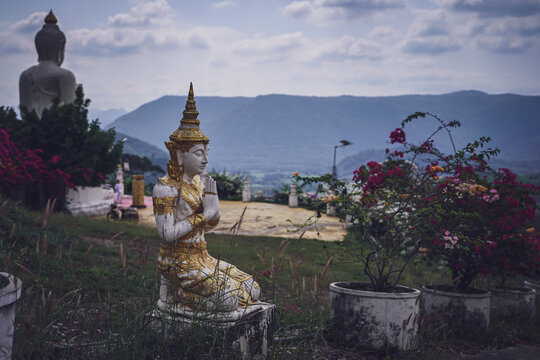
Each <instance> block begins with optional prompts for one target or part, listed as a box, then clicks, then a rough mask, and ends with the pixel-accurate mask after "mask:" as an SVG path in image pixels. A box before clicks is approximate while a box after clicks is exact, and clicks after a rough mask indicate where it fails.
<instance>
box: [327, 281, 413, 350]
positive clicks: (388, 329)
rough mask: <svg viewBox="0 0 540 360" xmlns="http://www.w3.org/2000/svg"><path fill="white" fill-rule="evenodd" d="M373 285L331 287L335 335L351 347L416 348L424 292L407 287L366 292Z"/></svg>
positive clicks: (337, 284)
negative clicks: (387, 290) (420, 305)
mask: <svg viewBox="0 0 540 360" xmlns="http://www.w3.org/2000/svg"><path fill="white" fill-rule="evenodd" d="M369 285H370V284H366V283H359V282H337V283H332V284H330V302H331V307H330V317H331V320H332V327H333V335H335V336H336V339H339V340H340V341H342V342H343V343H344V344H345V345H349V346H351V345H356V346H358V345H359V346H365V347H370V348H375V349H380V348H383V347H385V346H387V345H389V346H393V347H396V348H398V349H400V350H408V349H413V348H415V347H416V333H417V330H418V312H419V298H420V291H419V290H416V289H412V288H408V287H405V286H397V287H396V290H397V291H401V292H393V293H386V292H374V291H367V290H362V288H368V287H369Z"/></svg>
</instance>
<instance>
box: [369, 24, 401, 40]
mask: <svg viewBox="0 0 540 360" xmlns="http://www.w3.org/2000/svg"><path fill="white" fill-rule="evenodd" d="M368 36H369V37H370V38H375V39H382V40H393V39H395V38H397V37H399V33H398V31H397V30H396V29H394V28H393V27H391V26H387V25H385V26H376V27H374V28H373V29H371V30H370V31H369V33H368Z"/></svg>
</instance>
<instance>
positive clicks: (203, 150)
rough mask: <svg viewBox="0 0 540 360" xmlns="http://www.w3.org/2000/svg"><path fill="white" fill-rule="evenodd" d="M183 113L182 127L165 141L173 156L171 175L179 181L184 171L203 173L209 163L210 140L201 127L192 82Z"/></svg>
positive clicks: (192, 174)
mask: <svg viewBox="0 0 540 360" xmlns="http://www.w3.org/2000/svg"><path fill="white" fill-rule="evenodd" d="M183 115H184V116H183V118H182V120H181V121H180V127H179V128H178V129H176V130H175V131H174V132H173V133H172V134H171V135H170V136H169V140H170V141H167V142H165V146H167V149H168V150H169V153H170V156H171V160H170V161H169V164H168V165H167V171H168V173H169V176H170V177H172V178H173V179H175V180H177V181H180V180H181V179H182V176H183V174H184V172H186V173H187V174H189V175H190V176H195V175H200V174H202V172H203V171H204V167H205V166H206V163H207V154H208V143H209V141H210V140H209V139H208V137H207V136H206V135H204V134H203V132H202V131H201V129H199V124H200V121H199V120H198V119H197V116H198V115H199V112H198V111H197V107H196V105H195V97H194V95H193V84H192V83H190V85H189V94H188V99H187V102H186V108H185V110H184V112H183Z"/></svg>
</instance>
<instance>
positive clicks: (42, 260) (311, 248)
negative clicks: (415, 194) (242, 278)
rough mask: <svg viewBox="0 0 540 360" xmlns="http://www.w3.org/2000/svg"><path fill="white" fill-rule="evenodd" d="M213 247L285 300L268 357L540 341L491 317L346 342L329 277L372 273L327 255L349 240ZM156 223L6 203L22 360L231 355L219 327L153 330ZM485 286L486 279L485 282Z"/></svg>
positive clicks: (421, 355) (347, 355)
mask: <svg viewBox="0 0 540 360" xmlns="http://www.w3.org/2000/svg"><path fill="white" fill-rule="evenodd" d="M206 240H207V242H208V247H209V251H210V253H211V254H212V255H213V256H214V257H216V258H220V259H223V260H225V261H228V262H231V263H233V264H235V265H237V266H238V267H239V268H241V269H243V270H245V271H247V272H250V273H253V274H255V276H256V277H257V279H258V281H259V283H260V284H261V287H262V289H263V295H262V298H263V300H265V301H268V302H272V303H275V304H276V306H277V328H276V332H275V337H276V339H277V340H276V341H275V342H274V345H273V348H272V353H271V358H273V359H282V358H291V359H313V358H317V359H394V358H397V359H436V358H440V357H441V356H443V354H444V355H445V356H454V357H446V358H450V359H451V358H456V359H457V358H460V356H462V355H464V354H470V353H475V352H479V351H481V350H483V349H492V348H497V347H505V346H510V345H514V344H518V343H531V344H540V321H539V316H538V315H537V318H536V322H534V323H532V324H520V323H512V322H503V321H500V322H495V323H494V324H493V326H492V327H491V329H490V331H489V332H488V333H487V334H486V335H485V336H482V337H480V338H475V339H459V340H453V339H451V338H450V337H448V335H449V334H448V332H447V331H446V330H445V329H444V328H432V327H430V325H429V324H427V323H422V322H421V323H420V339H419V349H418V350H417V351H414V352H408V353H399V354H398V353H393V352H392V351H391V350H390V349H389V350H386V351H382V352H371V351H367V350H362V349H343V348H339V347H337V346H335V345H334V342H333V339H332V334H331V333H330V332H329V330H328V327H327V326H328V314H329V312H328V306H329V294H328V284H329V283H330V282H333V281H343V280H347V281H348V280H365V279H364V278H363V277H362V274H361V268H360V266H359V265H358V264H354V263H345V262H340V261H337V260H336V259H335V258H333V260H332V261H331V262H330V263H329V258H330V256H332V254H334V253H335V252H336V251H338V250H340V249H341V247H342V246H344V245H343V244H336V243H328V242H321V241H314V240H306V239H300V240H299V239H291V240H283V239H280V238H271V237H243V236H233V235H214V234H209V235H207V237H206ZM158 248H159V239H158V238H157V232H156V231H155V229H152V228H148V227H144V226H138V225H136V224H133V223H128V222H107V221H105V220H98V219H92V218H85V217H73V216H70V215H65V214H52V215H50V216H48V215H46V214H44V213H29V212H27V211H25V210H24V209H22V208H20V207H18V206H16V205H15V204H13V203H11V202H6V201H4V200H3V199H2V200H1V201H0V267H1V269H2V271H7V272H9V273H12V274H14V275H16V276H17V277H19V278H20V279H22V281H23V295H22V298H21V300H20V301H19V302H18V303H17V316H16V324H15V325H16V330H15V339H14V358H20V359H36V358H39V359H47V358H51V359H58V358H60V359H62V358H70V359H73V358H75V359H76V358H107V359H145V358H149V359H155V358H161V359H168V358H175V359H176V358H178V359H220V358H221V359H235V358H237V357H238V354H236V353H234V352H233V351H232V350H230V349H229V348H228V347H227V346H224V345H223V343H222V342H220V341H219V339H220V337H219V334H218V333H217V332H216V331H215V330H214V329H212V328H208V327H207V326H205V324H200V326H196V327H194V328H193V330H192V331H190V333H189V334H186V335H185V336H184V337H183V338H182V339H181V340H180V341H170V340H167V339H166V338H165V337H164V336H163V334H160V333H159V332H154V331H151V330H150V329H149V325H148V317H147V316H146V315H148V314H149V313H150V312H152V311H153V310H154V309H155V306H156V300H157V298H158V286H157V284H158V282H157V279H158V274H157V272H156V257H157V251H158ZM447 279H448V274H447V273H446V270H444V269H442V270H441V269H439V268H438V267H437V266H436V265H433V266H428V265H427V264H425V263H420V264H413V265H412V266H410V267H409V268H408V271H407V273H406V276H405V277H404V279H403V281H402V283H403V284H404V285H410V286H413V287H417V288H418V287H419V286H420V285H421V284H424V283H437V282H444V281H446V280H447ZM477 285H479V286H483V285H487V284H485V283H482V282H480V283H478V284H477Z"/></svg>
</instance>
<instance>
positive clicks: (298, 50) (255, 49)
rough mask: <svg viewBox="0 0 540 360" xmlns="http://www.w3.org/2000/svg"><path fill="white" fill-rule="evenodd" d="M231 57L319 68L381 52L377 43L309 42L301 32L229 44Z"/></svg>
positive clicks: (351, 40) (349, 39) (345, 39)
mask: <svg viewBox="0 0 540 360" xmlns="http://www.w3.org/2000/svg"><path fill="white" fill-rule="evenodd" d="M231 49H232V53H233V54H234V55H236V56H239V57H240V58H239V60H242V61H248V62H250V61H255V62H261V61H262V62H272V61H281V60H284V59H287V61H290V62H297V63H304V64H311V65H314V64H318V63H319V62H321V61H324V62H327V61H333V62H341V61H346V60H376V59H380V58H381V56H382V53H383V48H382V46H381V45H379V44H378V43H376V42H373V41H369V40H365V39H361V38H355V37H352V36H348V35H345V36H342V37H340V38H337V39H336V38H312V37H306V36H305V35H304V34H303V33H301V32H295V33H289V34H282V35H278V36H271V37H267V38H251V39H243V40H239V41H237V42H235V43H233V44H232V46H231Z"/></svg>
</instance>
